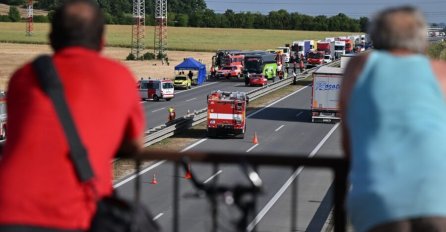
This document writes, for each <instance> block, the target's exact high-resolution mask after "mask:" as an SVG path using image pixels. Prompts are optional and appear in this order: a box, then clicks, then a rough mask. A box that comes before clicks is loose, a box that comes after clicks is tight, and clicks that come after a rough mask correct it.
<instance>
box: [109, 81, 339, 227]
mask: <svg viewBox="0 0 446 232" xmlns="http://www.w3.org/2000/svg"><path fill="white" fill-rule="evenodd" d="M224 84H226V83H224ZM238 84H239V85H243V83H238ZM215 85H217V84H212V85H210V86H212V88H214V87H215ZM234 87H235V88H243V87H236V86H234V83H232V87H231V86H230V85H229V86H228V87H227V88H234ZM203 89H204V87H203ZM198 90H199V89H197V90H196V91H197V92H198ZM206 92H209V91H206ZM184 94H185V95H186V93H184ZM180 95H181V94H179V95H178V96H180ZM188 97H191V96H188ZM192 97H195V95H193V96H192ZM186 98H187V97H186ZM186 98H184V99H186ZM310 99H311V88H309V87H306V88H303V89H302V90H300V91H297V92H295V93H292V94H290V95H289V96H287V97H285V98H283V99H282V100H278V101H276V102H274V103H272V104H271V105H269V106H268V107H265V108H262V109H261V110H258V111H256V112H254V113H251V114H250V115H249V119H248V121H247V133H246V136H245V139H233V138H218V139H207V138H204V139H201V140H199V141H198V142H196V143H194V144H192V145H191V146H189V147H188V148H186V149H187V150H195V151H224V152H240V153H244V154H249V153H254V152H255V153H261V154H266V155H274V154H290V155H295V156H299V155H303V156H308V157H313V156H316V155H317V156H320V155H325V156H337V157H339V156H341V154H342V152H341V149H340V142H339V141H340V135H339V129H338V128H339V125H338V124H315V123H311V120H310V117H311V116H310V111H309V109H310ZM203 102H204V101H203ZM195 104H197V103H195ZM179 107H181V106H179ZM200 108H203V107H200ZM186 110H187V109H186ZM254 133H256V134H257V136H258V139H259V144H258V145H255V144H253V143H252V138H253V135H254ZM191 169H192V170H193V172H194V173H195V175H196V177H197V178H198V179H200V180H202V181H204V182H206V181H213V180H216V179H218V183H219V184H226V185H235V184H237V183H238V184H242V185H247V184H248V180H247V178H246V177H245V176H244V175H243V173H242V172H241V171H240V170H241V169H240V168H239V167H237V166H234V165H232V166H227V165H222V166H220V167H217V168H216V169H214V168H213V167H210V166H208V165H204V164H194V163H192V164H191ZM258 172H259V175H260V177H261V178H262V180H263V185H264V191H263V194H261V195H259V197H258V200H257V207H256V217H255V219H251V220H250V228H254V227H255V226H256V227H257V231H274V232H277V231H291V230H292V228H291V226H292V225H291V220H290V219H291V200H290V199H291V197H292V196H294V195H296V196H295V197H297V202H298V210H297V215H296V217H295V219H296V222H297V224H296V225H295V226H293V230H295V231H321V228H322V227H323V226H324V223H325V221H326V217H327V215H328V211H329V209H330V199H329V198H330V194H327V191H328V190H329V189H330V186H331V183H332V176H331V174H330V172H329V171H328V170H319V169H317V170H316V169H311V170H310V169H307V168H305V169H303V170H302V169H298V170H294V169H291V168H279V167H259V169H258ZM153 175H156V178H157V181H158V184H157V185H152V184H150V182H151V180H152V178H153ZM183 175H184V172H183V171H181V172H180V176H173V165H172V164H171V163H169V162H165V161H159V162H157V163H155V164H154V165H152V166H150V167H148V168H146V169H145V170H143V174H142V175H141V176H142V192H141V194H142V201H143V202H144V203H145V204H147V205H148V206H149V208H150V210H151V211H152V213H153V216H154V218H156V220H157V222H158V223H159V224H160V225H161V226H162V228H163V231H172V230H173V227H172V218H173V211H172V205H173V181H174V180H175V179H178V180H179V181H180V196H181V201H180V212H179V215H180V224H179V228H180V230H179V231H182V232H183V231H197V232H199V231H211V217H210V205H209V203H208V201H207V200H206V198H205V197H203V196H200V197H197V196H196V195H197V194H194V193H196V190H195V189H194V187H193V186H192V184H191V183H190V180H187V179H184V178H183V177H182V176H183ZM294 179H297V180H298V182H297V183H298V184H297V187H298V188H297V194H293V191H292V190H291V189H292V185H290V183H291V182H292V180H294ZM133 186H134V181H133V180H132V179H131V178H128V179H125V180H123V181H121V182H119V183H117V184H116V185H115V188H116V189H117V190H118V192H119V194H121V195H123V196H125V197H129V198H131V197H132V196H133ZM219 202H220V203H219V228H220V230H219V231H235V229H234V228H233V227H232V228H231V226H232V225H233V222H234V220H235V219H236V218H237V216H239V213H238V211H237V210H236V209H235V207H234V206H233V205H232V206H228V205H226V204H223V200H220V201H219Z"/></svg>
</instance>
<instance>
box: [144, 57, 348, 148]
mask: <svg viewBox="0 0 446 232" xmlns="http://www.w3.org/2000/svg"><path fill="white" fill-rule="evenodd" d="M339 64H340V61H339V60H337V61H335V62H332V63H329V64H326V65H328V66H336V65H339ZM317 68H319V67H315V68H312V69H308V70H306V71H305V72H304V73H302V74H300V75H299V76H297V80H302V79H305V78H306V77H307V76H309V75H311V74H312V73H313V72H314V71H316V69H317ZM292 82H293V78H286V79H282V80H280V81H276V82H274V83H271V84H268V85H266V86H263V87H262V88H257V89H254V90H252V91H249V92H248V93H247V94H246V95H247V96H248V98H249V100H250V101H252V100H255V99H257V98H259V97H262V96H265V95H267V94H269V93H270V92H272V91H275V90H278V89H281V88H283V87H285V86H288V85H290V84H291V83H292ZM206 119H207V108H203V109H201V110H196V111H194V112H193V113H189V114H187V115H184V116H183V117H179V118H177V119H175V120H173V121H170V122H167V123H165V124H163V125H160V126H157V127H155V128H152V129H150V130H148V131H146V133H145V136H144V146H146V147H147V146H150V145H152V144H155V143H157V142H160V141H162V140H163V139H166V138H169V137H171V136H173V135H175V133H179V132H180V131H182V130H185V129H188V128H191V127H193V126H195V125H197V124H200V123H202V122H204V121H206Z"/></svg>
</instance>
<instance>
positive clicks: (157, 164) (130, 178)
mask: <svg viewBox="0 0 446 232" xmlns="http://www.w3.org/2000/svg"><path fill="white" fill-rule="evenodd" d="M212 83H216V82H212ZM307 87H308V85H307V86H305V87H303V88H301V89H299V90H297V91H296V92H294V93H291V94H288V95H287V96H285V97H283V98H281V99H279V100H277V101H275V102H273V103H271V104H269V105H267V106H265V107H264V108H262V109H260V110H257V111H255V112H254V113H252V114H250V115H248V116H247V117H248V118H250V117H252V116H254V115H255V114H257V113H259V112H260V111H262V110H265V109H266V108H269V107H271V106H272V105H274V104H276V103H279V102H280V101H282V100H284V99H286V98H288V97H290V96H292V95H293V94H296V93H298V92H300V91H302V90H303V89H305V88H307ZM206 140H208V139H207V138H204V139H200V140H198V141H197V142H195V143H193V144H191V145H189V146H188V147H186V148H184V149H183V150H181V151H180V153H181V152H186V151H188V150H190V149H192V148H194V147H195V146H198V145H199V144H201V143H203V142H204V141H206ZM256 145H258V144H256ZM256 145H255V146H254V147H256ZM254 147H252V149H254ZM164 162H166V160H161V161H159V162H158V163H155V164H153V165H151V166H149V167H147V168H146V169H144V170H142V171H141V172H140V173H139V175H141V174H144V173H146V172H148V171H150V170H152V169H153V168H156V167H158V166H160V165H161V164H163V163H164ZM135 177H136V174H133V175H131V176H130V177H128V178H127V179H125V180H123V181H121V182H119V183H117V184H115V185H114V186H113V187H114V188H119V187H120V186H122V185H124V184H125V183H127V182H129V181H131V180H133V179H135Z"/></svg>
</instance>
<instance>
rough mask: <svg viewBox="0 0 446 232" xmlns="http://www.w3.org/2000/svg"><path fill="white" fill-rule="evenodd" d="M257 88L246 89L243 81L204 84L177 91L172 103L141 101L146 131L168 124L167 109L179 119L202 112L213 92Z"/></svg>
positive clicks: (249, 89) (242, 90)
mask: <svg viewBox="0 0 446 232" xmlns="http://www.w3.org/2000/svg"><path fill="white" fill-rule="evenodd" d="M256 88H257V87H249V86H248V87H245V84H244V82H243V81H214V82H204V83H203V85H200V86H192V88H191V89H189V90H175V97H174V98H173V99H172V100H170V101H165V100H160V101H158V102H155V101H152V100H148V101H141V104H142V105H143V109H144V113H145V118H146V130H147V129H150V128H153V127H156V126H159V125H162V124H164V123H166V122H167V118H168V117H167V116H168V114H167V109H168V108H169V107H173V108H174V109H175V112H176V115H177V117H181V116H184V115H185V114H186V113H187V111H188V110H189V111H190V112H191V113H193V112H194V110H200V109H203V108H205V107H206V106H207V102H206V96H207V95H208V94H209V93H210V92H211V91H213V90H224V91H240V92H249V91H251V90H253V89H256Z"/></svg>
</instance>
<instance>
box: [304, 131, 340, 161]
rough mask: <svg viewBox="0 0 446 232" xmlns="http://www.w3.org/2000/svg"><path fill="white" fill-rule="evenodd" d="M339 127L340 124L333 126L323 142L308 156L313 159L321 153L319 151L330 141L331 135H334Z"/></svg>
mask: <svg viewBox="0 0 446 232" xmlns="http://www.w3.org/2000/svg"><path fill="white" fill-rule="evenodd" d="M338 127H339V122H338V123H336V125H334V126H333V128H331V130H330V131H329V132H328V133H327V135H326V136H325V137H324V138H323V139H322V140H321V142H319V144H318V145H317V146H316V147H315V148H314V150H313V151H312V152H311V153H310V155H308V157H310V158H313V156H315V155H316V153H317V152H318V151H319V149H321V147H322V145H324V143H325V142H326V141H327V140H328V138H330V136H331V134H333V132H334V131H335V130H336V129H337V128H338Z"/></svg>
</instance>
